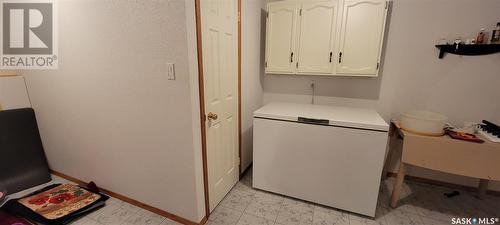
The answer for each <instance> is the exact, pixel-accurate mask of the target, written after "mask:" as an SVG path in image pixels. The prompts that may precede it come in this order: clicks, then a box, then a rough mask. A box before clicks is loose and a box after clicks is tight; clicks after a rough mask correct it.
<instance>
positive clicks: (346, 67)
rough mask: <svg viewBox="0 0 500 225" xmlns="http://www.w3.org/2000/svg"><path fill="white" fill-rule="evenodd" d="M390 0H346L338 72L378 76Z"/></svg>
mask: <svg viewBox="0 0 500 225" xmlns="http://www.w3.org/2000/svg"><path fill="white" fill-rule="evenodd" d="M387 4H388V3H387V2H386V1H382V0H346V1H345V3H344V7H343V9H344V12H343V19H342V29H341V32H340V44H339V48H338V49H339V53H338V55H337V57H338V58H337V59H338V62H339V65H338V66H337V73H338V74H348V75H366V76H377V73H378V67H379V58H380V52H381V47H382V42H383V37H384V28H385V18H386V14H387Z"/></svg>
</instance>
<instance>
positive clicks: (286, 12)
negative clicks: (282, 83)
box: [266, 2, 297, 73]
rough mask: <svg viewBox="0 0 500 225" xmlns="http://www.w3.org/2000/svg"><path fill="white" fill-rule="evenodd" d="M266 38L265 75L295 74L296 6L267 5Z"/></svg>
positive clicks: (280, 3)
mask: <svg viewBox="0 0 500 225" xmlns="http://www.w3.org/2000/svg"><path fill="white" fill-rule="evenodd" d="M267 12H268V18H267V32H266V34H267V36H266V42H267V43H266V73H295V65H296V64H295V63H296V62H295V61H296V60H295V59H296V55H294V54H295V53H294V49H295V30H296V25H297V4H296V3H295V2H273V3H269V4H268V11H267Z"/></svg>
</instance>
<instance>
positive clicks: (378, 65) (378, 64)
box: [377, 62, 380, 70]
mask: <svg viewBox="0 0 500 225" xmlns="http://www.w3.org/2000/svg"><path fill="white" fill-rule="evenodd" d="M379 67H380V63H379V62H378V63H377V70H378V68H379Z"/></svg>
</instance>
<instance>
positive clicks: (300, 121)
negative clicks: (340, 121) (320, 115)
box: [298, 117, 330, 125]
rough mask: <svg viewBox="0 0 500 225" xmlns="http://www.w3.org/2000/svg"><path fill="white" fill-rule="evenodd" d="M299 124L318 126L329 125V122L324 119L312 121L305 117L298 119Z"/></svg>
mask: <svg viewBox="0 0 500 225" xmlns="http://www.w3.org/2000/svg"><path fill="white" fill-rule="evenodd" d="M298 121H299V123H308V124H318V125H329V124H330V121H329V120H325V119H313V118H306V117H299V120H298Z"/></svg>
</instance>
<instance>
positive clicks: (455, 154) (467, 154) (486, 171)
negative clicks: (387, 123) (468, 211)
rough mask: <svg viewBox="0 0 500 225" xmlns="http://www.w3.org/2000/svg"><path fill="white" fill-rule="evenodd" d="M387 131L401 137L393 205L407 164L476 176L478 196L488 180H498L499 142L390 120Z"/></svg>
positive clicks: (484, 191) (396, 201) (480, 195)
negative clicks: (410, 128)
mask: <svg viewBox="0 0 500 225" xmlns="http://www.w3.org/2000/svg"><path fill="white" fill-rule="evenodd" d="M389 134H390V135H391V138H396V137H398V138H402V139H403V150H402V155H401V161H400V164H399V171H398V174H397V176H396V182H395V183H394V189H393V191H392V197H391V206H392V207H396V205H397V203H398V200H399V194H400V192H401V186H402V184H403V180H404V178H405V173H406V169H407V167H408V166H419V167H423V168H427V169H432V170H437V171H442V172H446V173H451V174H457V175H462V176H468V177H475V178H479V179H480V182H479V197H482V196H483V195H484V194H485V193H486V190H487V188H488V182H489V181H490V180H496V181H500V163H499V162H500V161H499V160H500V144H499V143H494V142H490V141H487V140H486V141H485V142H484V143H473V142H467V141H462V140H456V139H452V138H450V137H449V136H448V135H445V136H440V137H432V136H423V135H418V134H413V133H410V132H407V131H404V130H402V129H400V128H399V127H398V126H397V124H396V123H394V122H393V123H391V131H390V133H389ZM395 135H397V136H395ZM391 151H392V152H394V151H393V150H391Z"/></svg>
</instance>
